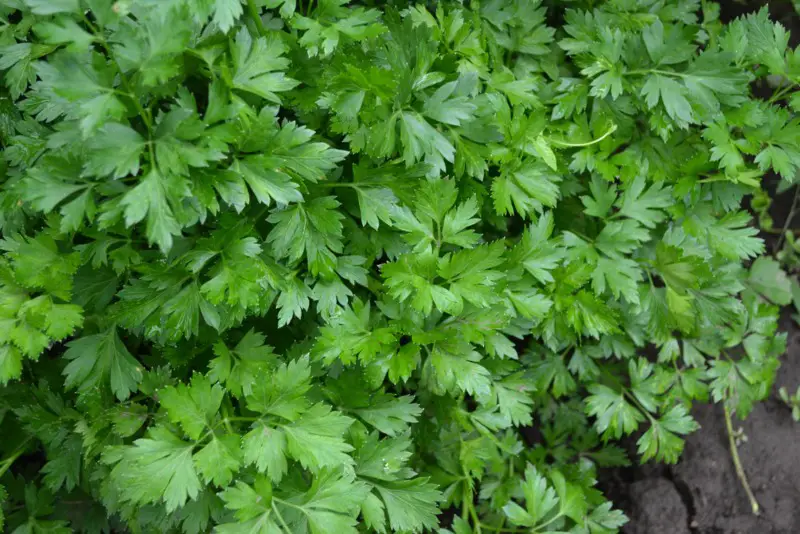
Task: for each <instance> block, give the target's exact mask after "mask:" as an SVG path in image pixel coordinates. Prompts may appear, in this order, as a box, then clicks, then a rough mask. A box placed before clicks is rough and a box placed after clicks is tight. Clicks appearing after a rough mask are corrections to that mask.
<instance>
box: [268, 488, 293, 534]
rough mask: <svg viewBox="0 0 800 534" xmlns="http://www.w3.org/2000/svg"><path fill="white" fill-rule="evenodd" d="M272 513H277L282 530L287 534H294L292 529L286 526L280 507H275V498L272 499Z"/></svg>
mask: <svg viewBox="0 0 800 534" xmlns="http://www.w3.org/2000/svg"><path fill="white" fill-rule="evenodd" d="M272 511H273V512H275V517H276V518H277V519H278V524H280V526H281V529H283V530H285V531H286V534H292V529H290V528H289V525H287V524H286V520H284V519H283V516H282V515H281V512H280V510H278V507H277V506H275V498H274V497H273V499H272Z"/></svg>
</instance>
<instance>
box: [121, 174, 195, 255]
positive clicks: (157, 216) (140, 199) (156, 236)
mask: <svg viewBox="0 0 800 534" xmlns="http://www.w3.org/2000/svg"><path fill="white" fill-rule="evenodd" d="M170 185H171V184H168V183H167V180H166V179H165V177H164V176H163V175H161V174H159V173H158V172H157V171H155V170H152V171H151V172H150V173H148V174H147V176H145V177H144V179H143V180H142V181H141V182H139V184H138V185H137V186H136V187H134V188H133V189H131V190H130V191H129V192H128V193H126V194H125V196H124V197H122V202H121V205H122V206H123V207H124V209H125V224H126V225H127V226H133V225H134V224H137V223H139V222H141V221H142V220H143V219H144V218H145V216H146V217H147V241H148V242H150V243H156V244H157V245H158V246H159V248H160V249H161V251H162V252H164V253H166V252H169V250H170V249H171V248H172V242H173V236H179V235H181V226H180V224H178V221H177V220H176V219H175V216H174V215H173V212H172V208H171V207H170V203H169V200H168V199H169V196H168V193H170V192H171V191H169V189H171V187H170Z"/></svg>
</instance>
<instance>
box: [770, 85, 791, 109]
mask: <svg viewBox="0 0 800 534" xmlns="http://www.w3.org/2000/svg"><path fill="white" fill-rule="evenodd" d="M794 85H795V84H794V82H792V81H791V80H789V83H787V84H786V85H784V86H783V87H782V88H781V89H779V90H777V91H775V92H774V93H773V94H772V96H771V97H770V99H769V100H767V103H768V104H774V103H775V102H777V101H778V100H780V99H781V98H783V97H784V96H785V95H786V93H788V92H789V91H791V90H792V89H793V88H794Z"/></svg>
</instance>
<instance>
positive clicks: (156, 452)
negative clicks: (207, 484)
mask: <svg viewBox="0 0 800 534" xmlns="http://www.w3.org/2000/svg"><path fill="white" fill-rule="evenodd" d="M193 448H194V445H193V444H191V443H187V442H185V441H182V440H180V439H178V438H177V437H176V436H175V435H173V434H172V433H171V432H169V430H167V429H165V428H163V427H153V428H151V429H150V430H149V433H148V437H146V438H140V439H137V440H136V441H135V442H134V444H133V445H131V446H124V447H122V448H120V449H116V450H113V451H112V450H110V451H108V452H107V453H106V455H105V457H104V460H105V461H106V463H110V464H116V465H115V466H114V467H113V468H112V470H111V480H112V481H113V482H114V484H115V487H116V489H117V491H118V492H119V493H120V495H121V496H122V498H123V500H125V501H130V502H132V503H135V504H147V503H156V502H160V501H163V502H164V504H165V505H166V509H167V512H172V511H174V510H175V509H177V508H179V507H181V506H183V505H184V504H185V503H186V501H187V500H188V499H194V498H195V497H196V496H197V495H198V493H199V492H200V488H201V483H200V479H199V478H198V477H197V472H196V471H195V468H194V465H193V462H192V449H193Z"/></svg>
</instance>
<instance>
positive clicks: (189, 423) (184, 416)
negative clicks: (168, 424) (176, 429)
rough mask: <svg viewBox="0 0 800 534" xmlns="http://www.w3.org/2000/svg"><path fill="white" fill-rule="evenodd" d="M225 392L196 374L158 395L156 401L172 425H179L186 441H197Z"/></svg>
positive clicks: (214, 414)
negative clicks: (189, 380) (187, 437)
mask: <svg viewBox="0 0 800 534" xmlns="http://www.w3.org/2000/svg"><path fill="white" fill-rule="evenodd" d="M224 395H225V390H224V389H222V387H221V386H220V385H219V384H215V385H213V386H212V385H211V381H210V380H209V379H208V378H207V377H205V376H203V375H200V374H195V375H194V376H193V377H192V380H191V382H190V383H189V385H188V386H187V385H186V384H178V385H177V386H169V387H166V388H164V389H163V390H162V391H160V392H159V402H160V404H161V406H162V408H164V409H165V410H166V412H167V414H168V415H169V418H170V420H171V421H173V422H174V423H179V424H180V425H181V427H182V428H183V431H184V432H185V433H186V435H187V436H189V438H190V439H193V440H197V439H199V438H200V436H201V435H202V433H203V431H205V430H206V428H208V426H209V425H210V423H211V421H212V420H213V418H214V417H215V416H216V414H217V412H218V411H219V407H220V403H221V402H222V397H223V396H224Z"/></svg>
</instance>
